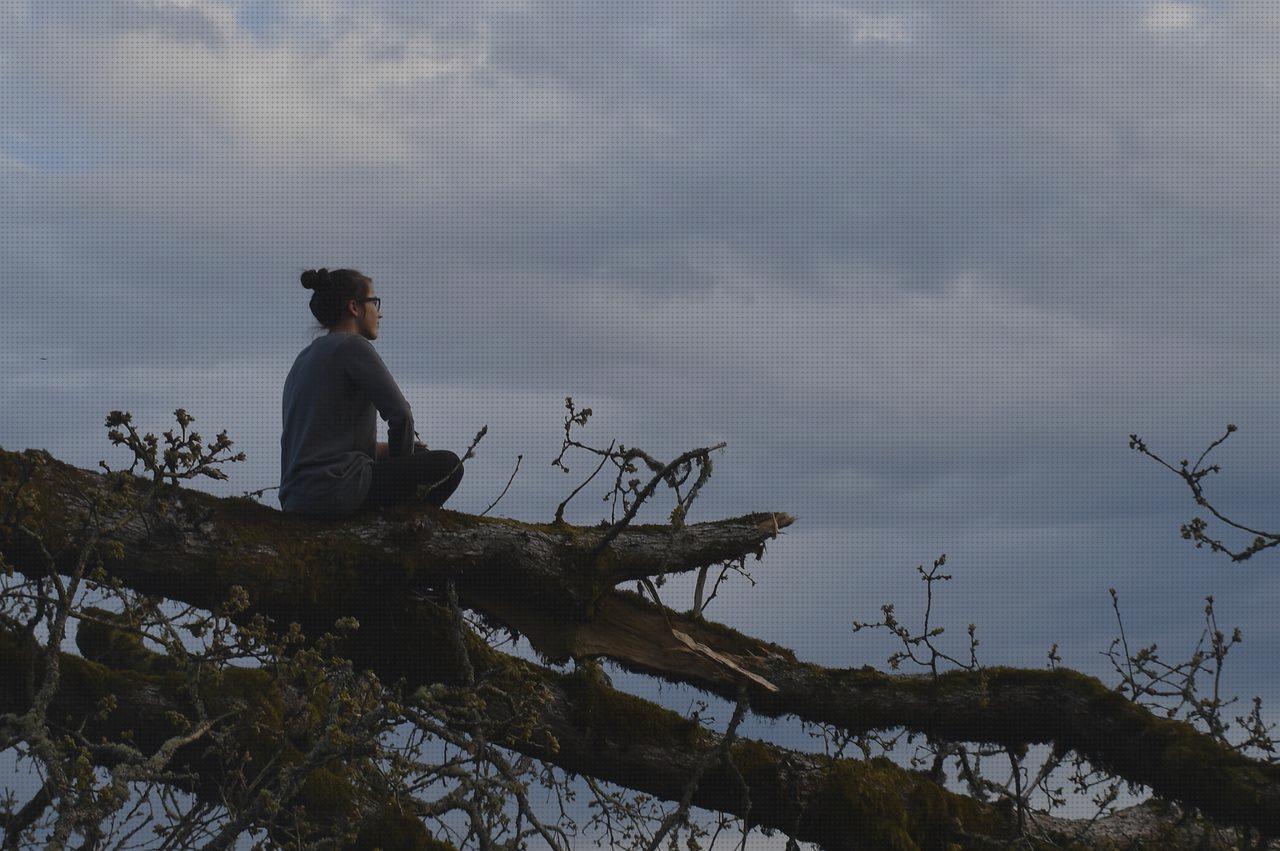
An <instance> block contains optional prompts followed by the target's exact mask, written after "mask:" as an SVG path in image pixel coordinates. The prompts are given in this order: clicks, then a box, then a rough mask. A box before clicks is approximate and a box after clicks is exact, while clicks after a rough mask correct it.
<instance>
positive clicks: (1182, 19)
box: [1142, 3, 1204, 31]
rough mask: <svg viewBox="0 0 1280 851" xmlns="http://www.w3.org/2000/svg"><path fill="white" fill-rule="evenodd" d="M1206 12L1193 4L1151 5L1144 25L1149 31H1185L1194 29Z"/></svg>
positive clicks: (1144, 19)
mask: <svg viewBox="0 0 1280 851" xmlns="http://www.w3.org/2000/svg"><path fill="white" fill-rule="evenodd" d="M1203 14H1204V11H1203V10H1202V9H1201V8H1200V7H1199V6H1197V5H1195V4H1193V3H1150V4H1148V5H1147V7H1146V9H1145V11H1144V13H1143V16H1142V25H1143V26H1144V27H1146V28H1147V29H1148V30H1152V31H1164V30H1185V29H1190V28H1192V27H1194V26H1195V25H1196V24H1198V23H1199V22H1200V20H1201V18H1202V17H1203Z"/></svg>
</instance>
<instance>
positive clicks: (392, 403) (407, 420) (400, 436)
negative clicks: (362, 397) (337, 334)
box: [339, 334, 413, 458]
mask: <svg viewBox="0 0 1280 851" xmlns="http://www.w3.org/2000/svg"><path fill="white" fill-rule="evenodd" d="M344 348H345V351H343V352H342V353H341V354H342V357H341V358H340V359H339V360H340V361H341V363H342V364H343V366H344V367H345V369H346V370H347V375H348V376H349V377H350V378H351V380H352V381H353V382H354V383H355V385H356V386H357V387H359V388H361V389H362V390H363V391H364V393H365V394H366V395H367V396H368V397H369V401H371V402H373V406H374V407H375V408H377V409H378V415H379V416H381V417H382V419H384V420H386V423H387V450H388V454H389V455H390V457H392V458H399V457H400V456H402V455H412V454H413V411H412V409H410V407H409V402H408V401H407V400H406V399H405V398H404V394H402V393H401V392H400V387H399V386H398V385H397V384H396V381H395V379H394V378H392V377H391V372H390V371H389V370H388V369H387V365H386V364H385V363H383V362H382V358H381V357H380V356H379V355H378V352H377V351H376V350H375V349H374V348H373V344H372V343H370V342H369V341H368V340H366V339H365V338H364V337H361V336H360V335H359V334H352V335H351V338H350V340H349V342H347V343H346V344H345V346H344Z"/></svg>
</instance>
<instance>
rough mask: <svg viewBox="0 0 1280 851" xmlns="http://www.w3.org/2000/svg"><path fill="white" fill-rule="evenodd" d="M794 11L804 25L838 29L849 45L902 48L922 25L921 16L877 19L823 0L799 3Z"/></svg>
mask: <svg viewBox="0 0 1280 851" xmlns="http://www.w3.org/2000/svg"><path fill="white" fill-rule="evenodd" d="M792 10H793V12H794V14H795V15H796V17H797V18H799V19H800V20H802V21H804V22H805V23H809V24H815V25H821V26H824V27H834V28H836V29H837V30H838V31H839V32H840V33H841V34H842V35H843V37H844V38H845V40H846V41H849V42H852V43H857V42H867V41H878V42H888V43H895V44H902V43H906V42H909V41H913V40H914V38H915V31H916V29H917V28H918V27H919V26H920V25H921V23H922V20H921V17H920V16H919V15H902V14H883V15H875V14H871V13H868V12H864V11H862V10H860V9H857V8H854V7H851V6H845V5H842V4H839V3H831V2H825V1H824V0H817V1H816V2H814V0H796V2H793V3H792Z"/></svg>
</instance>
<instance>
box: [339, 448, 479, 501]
mask: <svg viewBox="0 0 1280 851" xmlns="http://www.w3.org/2000/svg"><path fill="white" fill-rule="evenodd" d="M461 481H462V463H461V461H459V459H458V456H457V455H456V454H454V453H453V452H450V451H449V450H447V449H420V448H417V447H415V448H414V451H413V454H412V455H401V456H400V457H399V458H382V459H380V460H377V461H374V462H373V483H372V484H370V485H369V495H368V496H366V497H365V500H364V503H363V504H362V505H361V508H369V507H381V506H385V505H392V504H394V503H399V502H413V501H415V499H416V498H417V495H418V487H419V486H420V485H421V486H426V485H435V487H433V488H431V489H430V490H429V491H427V492H426V494H425V495H424V496H423V498H422V499H423V501H424V502H427V503H430V504H431V505H444V501H445V500H446V499H448V498H449V496H450V495H451V494H452V493H453V492H454V491H455V490H457V488H458V483H459V482H461ZM437 483H438V484H437Z"/></svg>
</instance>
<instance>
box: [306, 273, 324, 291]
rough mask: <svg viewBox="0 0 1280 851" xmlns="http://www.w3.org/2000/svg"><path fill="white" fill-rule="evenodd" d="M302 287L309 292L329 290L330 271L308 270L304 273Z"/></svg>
mask: <svg viewBox="0 0 1280 851" xmlns="http://www.w3.org/2000/svg"><path fill="white" fill-rule="evenodd" d="M302 285H303V286H304V287H306V288H307V289H309V290H316V291H317V292H318V291H320V290H323V289H326V288H328V286H329V270H328V269H308V270H307V271H305V272H303V273H302Z"/></svg>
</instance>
